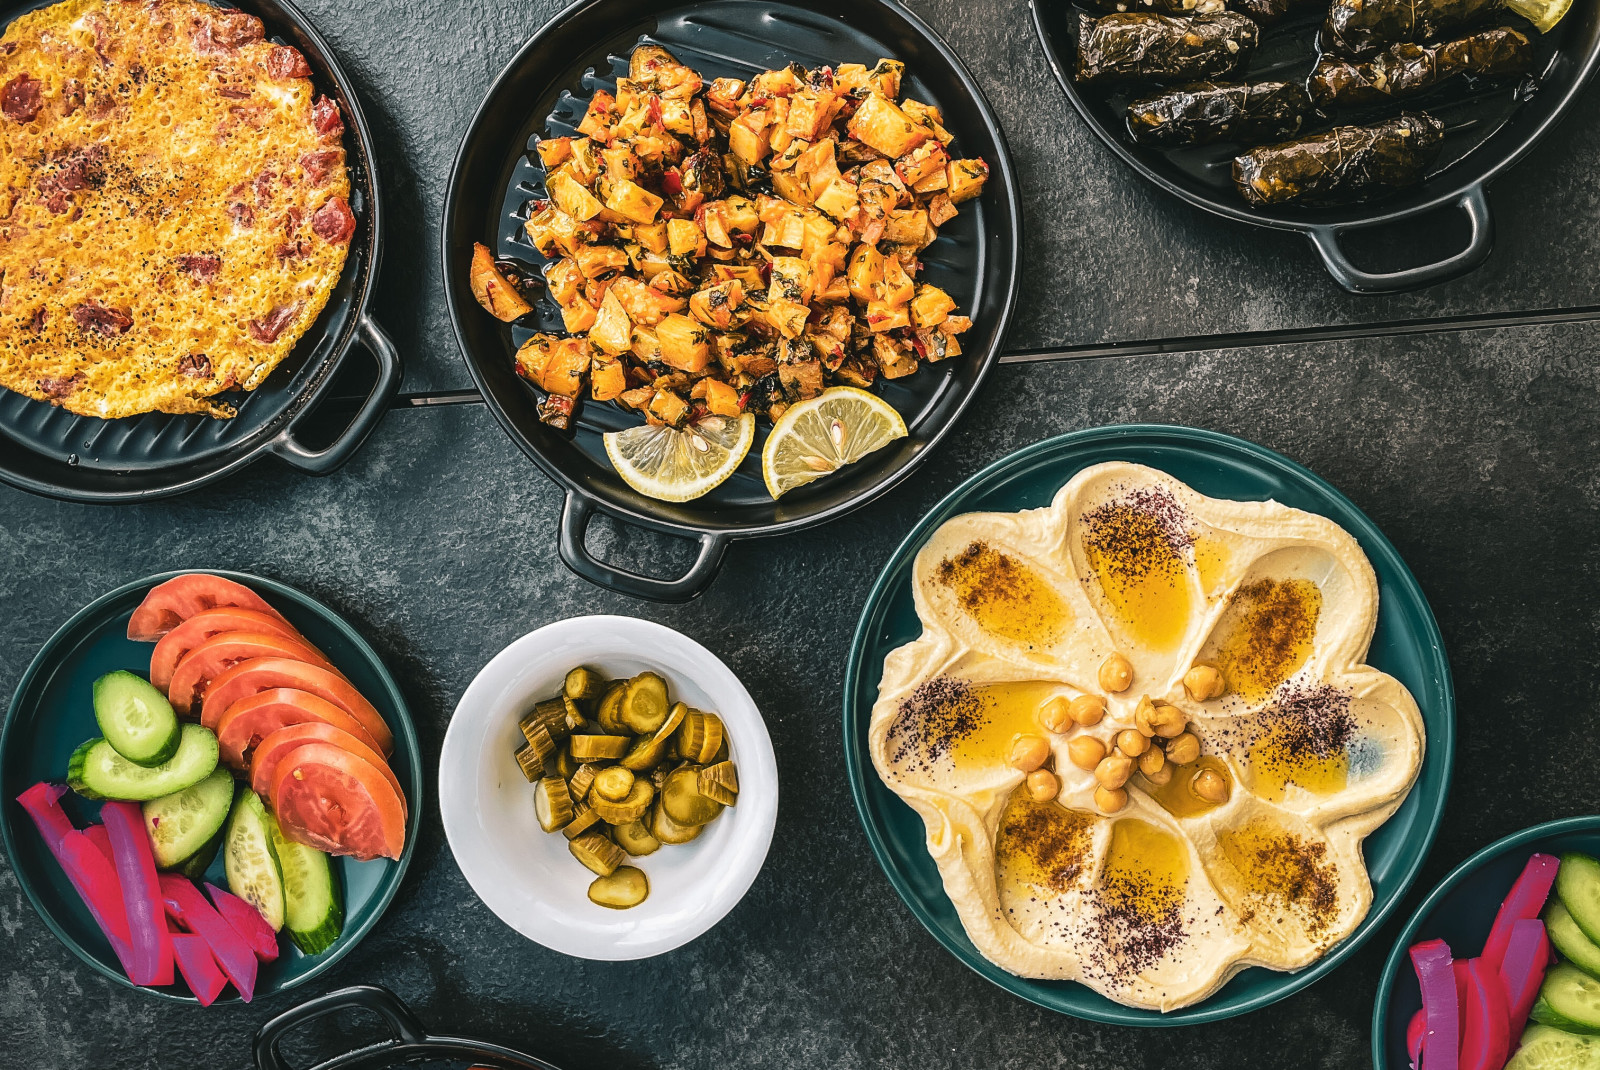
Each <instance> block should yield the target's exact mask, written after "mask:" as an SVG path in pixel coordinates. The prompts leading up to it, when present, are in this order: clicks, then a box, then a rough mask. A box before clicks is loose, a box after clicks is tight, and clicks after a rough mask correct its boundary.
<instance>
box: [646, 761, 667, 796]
mask: <svg viewBox="0 0 1600 1070" xmlns="http://www.w3.org/2000/svg"><path fill="white" fill-rule="evenodd" d="M672 768H673V767H671V766H669V765H668V764H667V763H666V762H662V763H661V764H660V765H658V766H656V767H655V768H654V769H652V770H650V783H652V784H654V785H655V786H656V791H658V792H659V791H660V790H661V789H662V788H664V787H666V786H667V777H669V776H671V775H672Z"/></svg>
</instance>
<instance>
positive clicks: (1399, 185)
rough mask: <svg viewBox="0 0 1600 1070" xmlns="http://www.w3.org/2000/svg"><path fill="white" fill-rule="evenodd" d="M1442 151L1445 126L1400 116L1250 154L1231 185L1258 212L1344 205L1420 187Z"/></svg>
mask: <svg viewBox="0 0 1600 1070" xmlns="http://www.w3.org/2000/svg"><path fill="white" fill-rule="evenodd" d="M1443 146H1444V123H1442V122H1440V121H1439V120H1438V119H1435V118H1434V117H1433V116H1431V115H1402V116H1400V117H1399V118H1398V119H1390V120H1388V121H1386V122H1382V123H1377V124H1374V125H1372V126H1338V127H1334V128H1333V129H1332V130H1329V131H1327V132H1326V133H1321V134H1313V135H1311V136H1310V137H1304V138H1301V139H1299V140H1298V141H1286V142H1283V143H1282V144H1278V145H1264V146H1262V147H1261V148H1258V149H1252V150H1250V151H1249V152H1246V153H1244V154H1243V155H1240V156H1238V157H1235V159H1234V161H1233V182H1234V185H1236V186H1238V187H1239V193H1240V195H1241V196H1243V197H1244V199H1245V200H1246V201H1248V202H1249V203H1250V204H1251V205H1252V206H1254V207H1257V208H1272V207H1277V206H1279V205H1285V204H1305V205H1328V204H1344V203H1347V202H1349V201H1353V200H1358V199H1360V198H1363V197H1365V196H1367V195H1370V194H1373V193H1381V192H1386V191H1389V190H1396V189H1403V188H1405V187H1406V186H1414V185H1416V184H1417V183H1418V182H1421V181H1422V176H1423V175H1424V174H1425V173H1426V172H1427V170H1428V168H1429V167H1431V166H1432V165H1433V162H1434V161H1435V160H1437V159H1438V158H1439V153H1440V151H1441V150H1442V149H1443Z"/></svg>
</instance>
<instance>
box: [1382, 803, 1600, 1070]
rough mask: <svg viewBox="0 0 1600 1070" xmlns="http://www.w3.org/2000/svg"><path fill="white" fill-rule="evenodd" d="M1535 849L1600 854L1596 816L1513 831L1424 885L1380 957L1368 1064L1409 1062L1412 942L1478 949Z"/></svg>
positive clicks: (1414, 992) (1395, 1067)
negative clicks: (1423, 894)
mask: <svg viewBox="0 0 1600 1070" xmlns="http://www.w3.org/2000/svg"><path fill="white" fill-rule="evenodd" d="M1540 851H1543V852H1544V853H1545V854H1551V855H1560V854H1562V853H1563V852H1565V851H1580V852H1582V853H1583V854H1588V855H1600V817H1594V816H1591V817H1568V818H1563V819H1562V820H1560V821H1549V822H1546V823H1545V824H1543V825H1535V826H1533V827H1532V828H1526V829H1523V830H1522V831H1521V832H1513V833H1512V834H1511V835H1509V836H1507V837H1506V838H1505V839H1503V840H1498V841H1496V842H1494V843H1491V844H1490V845H1489V846H1487V847H1485V848H1484V849H1483V850H1481V851H1479V852H1478V853H1477V854H1475V855H1473V856H1472V857H1471V858H1469V859H1467V860H1466V861H1465V862H1463V863H1461V864H1460V865H1459V866H1457V867H1456V868H1455V869H1453V870H1451V871H1450V875H1449V876H1448V877H1446V878H1445V879H1444V880H1443V881H1441V882H1440V883H1439V887H1437V888H1435V889H1434V890H1433V891H1432V892H1431V893H1429V895H1428V898H1426V899H1424V900H1423V901H1422V905H1421V906H1420V907H1418V908H1417V912H1416V913H1415V914H1413V915H1412V916H1411V920H1410V921H1408V922H1406V927H1405V928H1404V929H1403V930H1401V933H1400V939H1399V940H1398V941H1396V943H1395V945H1394V950H1393V951H1391V952H1389V961H1387V962H1385V963H1384V964H1383V976H1382V977H1381V978H1380V979H1379V981H1378V998H1377V1000H1376V1001H1374V1003H1373V1006H1372V1066H1373V1070H1391V1068H1392V1070H1401V1068H1402V1067H1407V1068H1409V1066H1410V1065H1411V1059H1410V1057H1409V1056H1408V1055H1406V1024H1407V1023H1409V1022H1410V1021H1411V1016H1412V1015H1413V1014H1416V1013H1417V1010H1418V1009H1419V1008H1420V1007H1421V1006H1422V993H1421V991H1420V990H1419V989H1418V988H1417V975H1416V974H1415V973H1413V972H1412V971H1411V960H1410V957H1409V955H1408V951H1409V949H1410V947H1411V945H1412V944H1415V943H1417V942H1419V941H1422V940H1432V939H1434V938H1435V937H1438V938H1440V939H1442V940H1443V941H1444V942H1445V943H1447V944H1449V945H1450V950H1451V952H1452V953H1454V954H1455V956H1456V957H1458V958H1470V957H1472V956H1473V955H1476V954H1478V953H1479V952H1480V951H1482V950H1483V942H1484V941H1485V940H1486V939H1488V937H1489V926H1490V925H1492V924H1493V923H1494V915H1495V911H1497V910H1499V909H1500V904H1501V902H1502V901H1503V900H1504V899H1505V897H1506V894H1507V893H1508V892H1510V891H1511V885H1512V884H1514V883H1515V882H1516V879H1517V875H1518V874H1520V873H1521V872H1522V867H1523V866H1525V865H1527V864H1528V857H1529V856H1530V855H1533V854H1536V853H1538V852H1540Z"/></svg>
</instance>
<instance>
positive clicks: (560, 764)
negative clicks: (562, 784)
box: [556, 747, 582, 780]
mask: <svg viewBox="0 0 1600 1070" xmlns="http://www.w3.org/2000/svg"><path fill="white" fill-rule="evenodd" d="M581 768H582V766H580V765H579V764H578V759H576V758H574V757H573V756H572V752H571V751H570V750H568V749H567V748H566V747H562V748H561V750H560V752H558V753H557V754H556V775H557V776H559V777H561V778H562V779H563V780H571V779H572V778H573V777H575V776H577V775H578V770H579V769H581Z"/></svg>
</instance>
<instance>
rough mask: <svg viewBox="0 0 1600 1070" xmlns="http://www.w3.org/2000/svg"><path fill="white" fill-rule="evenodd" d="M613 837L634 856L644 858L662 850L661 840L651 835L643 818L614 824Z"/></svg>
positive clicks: (619, 845)
mask: <svg viewBox="0 0 1600 1070" xmlns="http://www.w3.org/2000/svg"><path fill="white" fill-rule="evenodd" d="M611 838H612V839H613V840H616V841H617V846H618V847H620V848H622V849H623V850H624V851H627V852H628V853H629V854H630V855H632V856H633V857H634V858H643V857H644V856H645V855H651V854H655V853H656V852H657V851H659V850H661V841H660V840H658V839H656V838H655V837H654V836H652V835H650V830H649V829H648V828H646V827H645V823H644V822H643V821H642V820H635V821H629V822H628V823H627V824H625V825H613V826H612V827H611Z"/></svg>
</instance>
